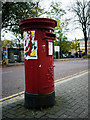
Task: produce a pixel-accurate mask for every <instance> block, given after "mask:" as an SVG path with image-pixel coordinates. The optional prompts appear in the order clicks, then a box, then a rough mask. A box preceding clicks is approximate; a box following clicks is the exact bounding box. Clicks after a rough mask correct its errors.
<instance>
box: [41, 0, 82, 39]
mask: <svg viewBox="0 0 90 120" xmlns="http://www.w3.org/2000/svg"><path fill="white" fill-rule="evenodd" d="M42 1H45V2H44V4H43V2H42V3H41V5H42V7H44V8H46V10H48V7H49V5H50V3H51V2H52V1H53V2H55V1H56V2H61V3H62V4H61V7H62V8H63V9H64V10H65V11H66V12H67V14H66V15H65V16H64V18H71V17H72V16H73V13H71V12H69V11H68V10H67V9H68V7H69V6H70V5H71V4H72V3H73V2H74V1H75V0H42ZM75 26H76V24H75V23H74V22H71V21H70V22H69V25H68V28H69V31H68V32H67V35H66V36H67V38H68V40H75V37H76V39H83V32H82V30H81V29H75Z"/></svg>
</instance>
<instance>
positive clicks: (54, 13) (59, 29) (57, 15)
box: [47, 2, 68, 57]
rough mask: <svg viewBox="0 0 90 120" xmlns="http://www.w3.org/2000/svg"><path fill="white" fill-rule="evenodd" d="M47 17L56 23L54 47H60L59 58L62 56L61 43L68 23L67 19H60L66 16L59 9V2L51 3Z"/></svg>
mask: <svg viewBox="0 0 90 120" xmlns="http://www.w3.org/2000/svg"><path fill="white" fill-rule="evenodd" d="M47 14H48V15H47V17H48V18H52V19H55V20H56V21H57V26H56V27H55V29H54V30H55V33H56V40H55V45H59V46H60V57H61V56H62V55H61V54H62V52H63V51H62V50H63V46H62V41H61V39H63V40H66V39H67V37H66V32H67V31H68V28H67V26H68V21H67V19H65V20H64V19H62V17H63V16H64V15H65V14H66V12H65V10H64V9H62V8H61V2H58V3H57V2H52V3H51V5H50V8H49V11H48V12H47ZM64 52H66V51H64Z"/></svg>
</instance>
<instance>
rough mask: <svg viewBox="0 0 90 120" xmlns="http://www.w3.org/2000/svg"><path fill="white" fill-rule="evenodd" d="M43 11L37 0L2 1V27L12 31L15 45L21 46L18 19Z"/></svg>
mask: <svg viewBox="0 0 90 120" xmlns="http://www.w3.org/2000/svg"><path fill="white" fill-rule="evenodd" d="M43 13H44V12H43V9H41V8H40V5H39V2H4V3H2V28H4V29H5V31H6V32H7V30H9V31H12V32H13V33H14V35H15V36H16V40H15V41H17V42H16V43H15V44H16V46H18V47H21V46H23V41H22V38H23V32H22V30H21V28H20V27H19V22H20V20H23V19H26V18H31V17H36V16H37V17H39V16H40V15H42V14H43ZM20 41H22V42H20ZM3 43H4V41H3ZM9 43H10V42H9ZM11 46H12V45H11Z"/></svg>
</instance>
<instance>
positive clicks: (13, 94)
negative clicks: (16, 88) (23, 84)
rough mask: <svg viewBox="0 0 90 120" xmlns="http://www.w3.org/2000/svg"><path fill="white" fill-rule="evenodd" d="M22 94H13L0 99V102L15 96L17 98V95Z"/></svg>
mask: <svg viewBox="0 0 90 120" xmlns="http://www.w3.org/2000/svg"><path fill="white" fill-rule="evenodd" d="M23 93H24V91H22V92H20V93H16V94H13V95H11V96H8V97H5V98H2V99H0V102H1V101H3V100H6V99H10V98H12V97H15V96H19V95H21V94H23Z"/></svg>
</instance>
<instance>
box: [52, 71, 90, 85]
mask: <svg viewBox="0 0 90 120" xmlns="http://www.w3.org/2000/svg"><path fill="white" fill-rule="evenodd" d="M88 71H90V69H88V70H84V71H81V72H78V73H75V74H72V75H70V76H67V77H64V78H61V79H58V80H55V82H54V83H58V82H61V81H64V80H67V79H69V78H72V77H75V76H77V75H80V74H83V73H85V72H88Z"/></svg>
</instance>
